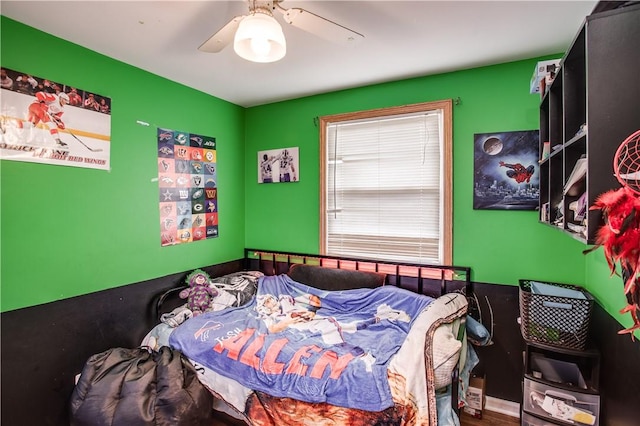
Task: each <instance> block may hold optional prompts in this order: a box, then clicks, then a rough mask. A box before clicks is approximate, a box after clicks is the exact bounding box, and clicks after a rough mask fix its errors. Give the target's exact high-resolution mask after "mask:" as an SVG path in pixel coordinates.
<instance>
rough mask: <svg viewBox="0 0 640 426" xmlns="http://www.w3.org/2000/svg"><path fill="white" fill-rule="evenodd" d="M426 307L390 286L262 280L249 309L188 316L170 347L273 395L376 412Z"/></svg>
mask: <svg viewBox="0 0 640 426" xmlns="http://www.w3.org/2000/svg"><path fill="white" fill-rule="evenodd" d="M432 301H433V299H431V298H429V297H426V296H419V295H417V294H415V293H411V292H409V291H406V290H401V289H397V288H395V287H390V286H386V287H380V288H378V289H375V290H368V289H357V290H346V291H342V292H328V291H322V290H318V289H314V288H312V287H308V286H306V285H303V284H300V283H297V282H295V281H293V280H291V279H290V278H289V277H288V276H287V275H277V276H271V277H264V278H262V279H261V280H260V282H259V285H258V293H257V295H256V297H255V298H254V299H253V301H252V302H251V303H249V304H247V305H245V306H244V307H241V308H237V309H226V310H224V311H221V312H215V313H205V314H203V315H200V316H198V317H194V318H193V319H191V320H190V321H187V322H186V323H185V324H184V325H183V326H182V327H179V328H178V329H177V330H176V331H175V332H173V333H172V334H171V337H170V338H169V344H170V345H171V346H172V347H173V348H176V349H178V350H180V351H181V352H182V353H184V354H185V355H186V356H187V357H189V358H190V359H193V360H194V361H196V362H197V363H199V364H202V365H205V366H207V367H208V368H210V369H212V370H213V371H215V372H217V373H219V374H222V375H225V376H227V377H232V378H235V379H236V380H238V382H240V383H241V384H242V385H244V386H246V387H248V388H250V389H254V390H257V391H261V392H265V393H268V394H270V395H272V396H277V397H291V398H295V399H299V400H302V401H306V402H327V403H330V404H333V405H338V406H342V407H349V408H358V409H362V410H368V411H382V410H384V409H385V408H388V407H391V406H392V405H393V400H392V398H391V390H390V387H389V383H388V380H387V366H388V363H389V361H390V359H391V357H392V356H393V355H394V354H395V353H396V352H397V351H398V350H399V349H400V346H401V345H402V344H403V342H404V340H405V338H406V336H407V333H408V331H409V329H410V328H411V325H412V324H413V322H414V320H415V318H416V317H417V316H418V314H419V313H420V312H421V311H422V310H423V309H425V308H426V307H427V306H428V305H429V304H430V303H431V302H432Z"/></svg>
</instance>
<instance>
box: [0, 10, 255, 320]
mask: <svg viewBox="0 0 640 426" xmlns="http://www.w3.org/2000/svg"><path fill="white" fill-rule="evenodd" d="M1 24H2V27H1V31H2V32H1V39H2V40H1V43H2V45H1V49H2V50H1V53H2V57H1V64H2V66H4V67H8V68H11V69H15V70H18V71H23V72H27V73H31V74H33V75H37V76H41V77H46V78H49V79H52V80H54V81H59V82H61V83H64V84H69V85H72V86H76V87H80V88H82V89H85V90H89V91H93V92H96V93H100V94H103V95H105V96H109V97H111V99H112V116H111V171H109V172H107V171H101V170H92V169H81V168H74V167H63V166H51V165H45V164H31V163H22V162H14V161H2V162H0V178H1V185H2V187H1V198H0V202H1V208H2V214H1V221H0V232H1V237H2V246H1V249H0V256H1V258H0V260H1V265H2V266H1V276H0V279H1V285H2V294H1V309H2V311H7V310H12V309H16V308H21V307H26V306H32V305H37V304H41V303H45V302H50V301H54V300H59V299H63V298H67V297H72V296H76V295H81V294H86V293H90V292H94V291H98V290H103V289H107V288H112V287H117V286H121V285H126V284H130V283H135V282H139V281H144V280H147V279H151V278H157V277H162V276H165V275H169V274H172V273H177V272H182V271H186V270H189V269H193V268H196V267H201V266H206V265H211V264H216V263H222V262H226V261H229V260H233V259H238V258H241V257H242V256H243V247H244V232H245V231H244V157H245V154H244V145H243V141H244V113H245V110H244V109H243V108H241V107H238V106H236V105H233V104H230V103H228V102H225V101H222V100H220V99H217V98H214V97H212V96H209V95H207V94H204V93H202V92H198V91H196V90H194V89H190V88H188V87H185V86H182V85H180V84H177V83H175V82H172V81H169V80H166V79H163V78H160V77H158V76H156V75H153V74H150V73H148V72H145V71H142V70H140V69H137V68H134V67H132V66H130V65H127V64H124V63H121V62H118V61H115V60H113V59H110V58H108V57H105V56H102V55H99V54H97V53H95V52H92V51H89V50H87V49H84V48H82V47H80V46H77V45H74V44H71V43H69V42H67V41H64V40H61V39H58V38H55V37H52V36H50V35H48V34H45V33H42V32H40V31H36V30H34V29H32V28H30V27H27V26H24V25H22V24H19V23H17V22H15V21H12V20H10V19H7V18H5V17H2V21H1ZM136 120H142V121H145V122H148V123H150V124H151V126H149V127H144V126H140V125H138V124H136ZM156 127H167V128H171V129H176V130H184V131H189V132H194V133H200V134H205V135H210V136H214V137H216V139H217V144H218V145H217V149H218V182H219V185H220V193H219V206H220V212H219V223H220V237H219V238H215V239H209V240H206V241H198V242H194V243H190V244H182V245H177V246H172V247H161V246H160V228H159V223H160V220H159V211H158V184H157V182H156V181H152V179H153V178H154V177H157V162H156V161H157V160H156V159H157V151H156V149H157V148H156V141H155V138H156Z"/></svg>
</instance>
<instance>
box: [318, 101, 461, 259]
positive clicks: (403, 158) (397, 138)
mask: <svg viewBox="0 0 640 426" xmlns="http://www.w3.org/2000/svg"><path fill="white" fill-rule="evenodd" d="M451 122H452V120H451V101H450V100H446V101H438V102H427V103H421V104H415V105H408V106H401V107H394V108H385V109H379V110H372V111H362V112H355V113H347V114H340V115H332V116H325V117H321V119H320V139H321V140H320V146H321V155H320V161H321V168H320V170H321V197H322V198H321V200H320V208H321V212H320V217H321V225H320V232H321V235H320V241H321V248H320V249H321V253H323V254H326V255H334V256H351V257H370V258H381V259H386V260H390V261H402V262H413V263H429V264H450V263H451V261H452V254H451V251H452V249H451V246H452V241H451V240H452V208H451V194H452V176H451V174H452V173H451V169H452V167H451V163H452V159H451V133H452V131H451V127H452V124H451Z"/></svg>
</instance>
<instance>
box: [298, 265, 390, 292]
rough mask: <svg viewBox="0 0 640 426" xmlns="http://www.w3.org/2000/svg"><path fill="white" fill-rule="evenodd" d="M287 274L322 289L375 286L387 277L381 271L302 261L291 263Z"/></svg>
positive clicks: (379, 284)
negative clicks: (326, 266)
mask: <svg viewBox="0 0 640 426" xmlns="http://www.w3.org/2000/svg"><path fill="white" fill-rule="evenodd" d="M287 275H289V277H290V278H291V279H292V280H294V281H297V282H299V283H302V284H306V285H309V286H311V287H315V288H319V289H320V290H351V289H354V288H375V287H380V286H382V285H384V281H385V279H386V277H387V275H386V274H383V273H380V272H369V271H354V270H349V269H336V268H325V267H322V266H316V265H304V264H300V263H296V264H293V265H291V267H290V268H289V272H287Z"/></svg>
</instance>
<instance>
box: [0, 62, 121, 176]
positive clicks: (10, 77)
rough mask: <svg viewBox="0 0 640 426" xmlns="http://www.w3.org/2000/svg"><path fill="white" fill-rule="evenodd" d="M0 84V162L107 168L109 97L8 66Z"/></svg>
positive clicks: (0, 76) (1, 76)
mask: <svg viewBox="0 0 640 426" xmlns="http://www.w3.org/2000/svg"><path fill="white" fill-rule="evenodd" d="M0 81H1V85H2V96H1V98H0V159H2V160H11V161H24V162H30V163H44V164H51V165H57V166H71V167H83V168H90V169H101V170H109V169H110V168H111V163H110V146H111V98H109V97H106V96H103V95H100V94H98V93H94V92H89V91H87V90H83V89H82V88H78V87H73V86H69V85H67V84H64V83H61V82H56V81H53V80H49V79H46V78H43V77H39V76H34V75H30V74H27V73H23V72H20V71H15V70H11V69H8V68H2V69H1V70H0Z"/></svg>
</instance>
